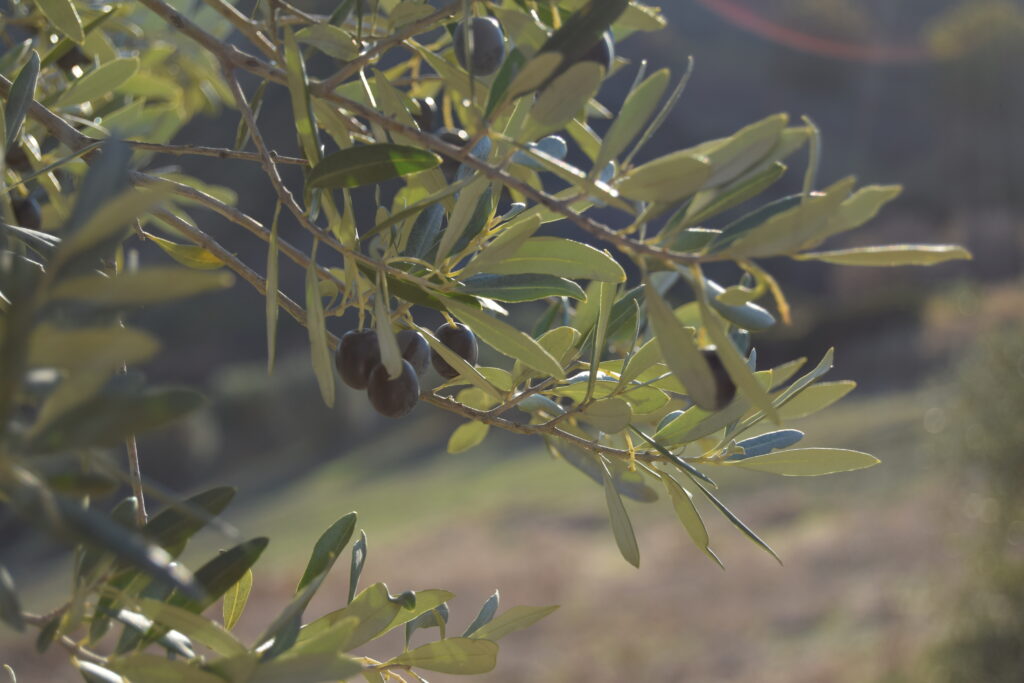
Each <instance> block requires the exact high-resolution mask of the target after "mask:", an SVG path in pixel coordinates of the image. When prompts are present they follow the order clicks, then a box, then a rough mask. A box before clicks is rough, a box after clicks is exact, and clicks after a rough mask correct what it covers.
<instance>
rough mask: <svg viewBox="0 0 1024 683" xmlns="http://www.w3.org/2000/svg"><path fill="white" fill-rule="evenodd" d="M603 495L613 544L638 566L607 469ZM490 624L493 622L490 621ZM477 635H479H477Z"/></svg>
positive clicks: (637, 553)
mask: <svg viewBox="0 0 1024 683" xmlns="http://www.w3.org/2000/svg"><path fill="white" fill-rule="evenodd" d="M604 495H605V500H606V502H607V503H608V514H609V516H610V517H611V522H612V533H613V534H614V535H615V544H616V545H617V546H618V547H619V552H620V553H622V557H624V558H625V559H626V561H627V562H629V563H630V564H631V565H633V566H634V567H637V568H639V567H640V548H639V546H637V543H636V534H634V533H633V524H632V522H630V521H629V514H628V513H627V512H626V507H625V506H624V505H623V504H622V499H621V498H619V494H618V492H617V491H616V490H615V486H614V485H612V478H611V476H610V475H609V473H608V471H607V469H605V470H604ZM491 623H492V624H493V623H494V622H491ZM478 637H480V636H479V635H478Z"/></svg>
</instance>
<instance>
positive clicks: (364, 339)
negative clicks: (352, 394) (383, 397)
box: [334, 330, 380, 389]
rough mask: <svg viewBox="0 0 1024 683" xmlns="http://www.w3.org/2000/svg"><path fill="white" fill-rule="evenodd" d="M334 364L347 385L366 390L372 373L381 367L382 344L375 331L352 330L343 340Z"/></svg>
mask: <svg viewBox="0 0 1024 683" xmlns="http://www.w3.org/2000/svg"><path fill="white" fill-rule="evenodd" d="M334 364H335V365H336V366H337V368H338V372H339V373H340V374H341V379H342V380H344V382H345V384H347V385H349V386H350V387H352V388H353V389H365V388H366V384H367V382H369V381H370V373H371V372H373V369H374V368H375V367H377V366H378V365H380V344H378V342H377V333H376V332H374V331H373V330H351V331H349V332H346V333H345V334H344V335H343V336H342V338H341V344H340V345H339V346H338V352H337V353H336V354H335V356H334Z"/></svg>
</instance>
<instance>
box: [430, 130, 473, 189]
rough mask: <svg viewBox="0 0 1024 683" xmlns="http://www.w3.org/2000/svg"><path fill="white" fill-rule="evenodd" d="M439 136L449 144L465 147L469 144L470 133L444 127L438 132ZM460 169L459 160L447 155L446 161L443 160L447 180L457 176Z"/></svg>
mask: <svg viewBox="0 0 1024 683" xmlns="http://www.w3.org/2000/svg"><path fill="white" fill-rule="evenodd" d="M437 137H439V138H441V140H443V141H444V142H447V143H448V144H449V145H455V146H456V147H465V146H466V145H467V144H469V133H467V132H466V131H464V130H459V129H456V130H452V129H451V128H442V129H441V130H439V131H438V132H437ZM458 170H459V162H458V161H456V160H455V159H452V158H450V157H445V158H444V161H442V162H441V172H442V173H444V177H445V180H447V181H448V182H451V181H452V180H453V179H454V178H455V172H456V171H458Z"/></svg>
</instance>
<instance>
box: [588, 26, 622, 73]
mask: <svg viewBox="0 0 1024 683" xmlns="http://www.w3.org/2000/svg"><path fill="white" fill-rule="evenodd" d="M614 60H615V43H614V42H612V33H611V31H605V32H604V33H603V34H602V35H601V40H599V41H597V42H596V43H594V45H593V47H591V48H590V49H589V50H587V52H586V54H584V55H583V56H582V57H580V61H581V62H597V63H598V64H600V65H601V66H603V67H604V70H605V73H607V72H609V71H611V70H612V62H613V61H614Z"/></svg>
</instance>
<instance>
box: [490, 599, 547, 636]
mask: <svg viewBox="0 0 1024 683" xmlns="http://www.w3.org/2000/svg"><path fill="white" fill-rule="evenodd" d="M556 609H558V605H550V606H548V607H528V606H526V605H517V606H516V607H510V608H509V609H507V610H505V611H504V612H502V613H501V614H500V615H498V616H497V617H495V618H494V619H492V620H491V621H490V622H488V623H486V624H484V625H483V626H481V627H480V628H478V629H477V630H476V631H474V632H473V638H481V639H483V640H491V641H497V640H500V639H501V638H504V637H505V636H507V635H508V634H510V633H514V632H515V631H520V630H522V629H524V628H528V627H530V626H532V625H533V624H535V623H537V622H538V621H540V620H541V619H543V618H544V617H546V616H547V615H549V614H551V613H552V612H554V611H555V610H556Z"/></svg>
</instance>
